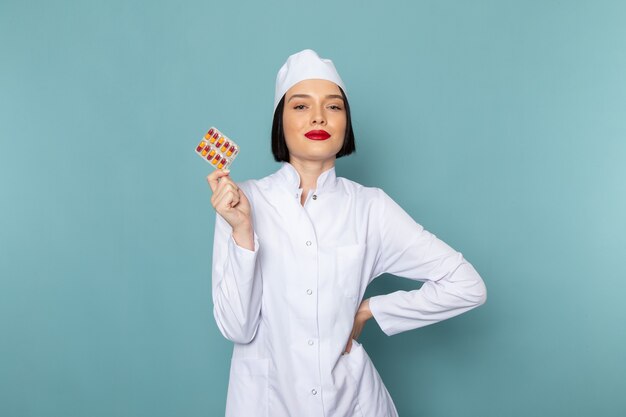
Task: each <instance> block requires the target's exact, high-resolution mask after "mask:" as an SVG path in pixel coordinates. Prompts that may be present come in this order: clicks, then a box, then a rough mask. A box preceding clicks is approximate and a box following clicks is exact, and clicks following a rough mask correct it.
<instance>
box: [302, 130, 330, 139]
mask: <svg viewBox="0 0 626 417" xmlns="http://www.w3.org/2000/svg"><path fill="white" fill-rule="evenodd" d="M304 136H306V137H307V138H309V139H313V140H326V139H328V138H329V137H330V133H328V132H327V131H325V130H311V131H310V132H306V133H305V134H304Z"/></svg>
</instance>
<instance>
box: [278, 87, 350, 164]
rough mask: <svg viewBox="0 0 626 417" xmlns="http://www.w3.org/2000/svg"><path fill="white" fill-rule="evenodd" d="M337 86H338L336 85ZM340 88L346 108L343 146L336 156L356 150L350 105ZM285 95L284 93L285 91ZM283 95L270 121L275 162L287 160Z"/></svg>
mask: <svg viewBox="0 0 626 417" xmlns="http://www.w3.org/2000/svg"><path fill="white" fill-rule="evenodd" d="M337 87H339V86H337ZM339 90H341V96H342V97H343V103H344V106H345V108H346V135H345V139H344V141H343V147H342V148H341V149H340V150H339V152H337V155H335V157H336V158H341V157H342V156H346V155H350V154H351V153H352V152H356V146H355V144H354V131H353V130H352V119H351V118H350V105H349V104H348V99H347V98H346V94H345V93H344V92H343V89H342V88H341V87H339ZM285 95H286V93H285ZM285 95H283V97H282V98H281V99H280V102H279V103H278V105H277V106H276V111H275V112H274V122H273V123H272V153H273V154H274V159H275V160H276V162H281V161H284V162H289V149H287V142H285V132H284V130H283V110H284V108H285Z"/></svg>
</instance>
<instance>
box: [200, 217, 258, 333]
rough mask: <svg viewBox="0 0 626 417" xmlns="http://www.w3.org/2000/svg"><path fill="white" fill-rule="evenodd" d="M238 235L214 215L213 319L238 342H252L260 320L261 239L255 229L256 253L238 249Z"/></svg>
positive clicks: (243, 248)
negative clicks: (259, 257)
mask: <svg viewBox="0 0 626 417" xmlns="http://www.w3.org/2000/svg"><path fill="white" fill-rule="evenodd" d="M234 235H235V236H236V237H237V240H239V241H240V242H242V241H243V240H245V239H240V237H239V232H237V233H234V232H233V229H232V227H231V226H230V225H229V224H228V223H227V222H226V220H224V219H223V218H222V216H221V215H220V214H219V213H216V214H215V236H214V241H213V266H212V295H213V316H214V317H215V321H216V322H217V326H218V328H219V329H220V332H221V333H222V334H223V335H224V337H225V338H227V339H228V340H231V341H233V342H235V343H250V342H251V341H252V339H254V336H255V335H256V331H257V328H258V326H259V322H260V320H261V296H262V293H263V280H262V276H261V268H260V265H259V259H258V253H259V240H258V236H257V235H256V232H254V230H252V236H253V241H254V245H253V246H254V250H250V249H247V248H245V247H242V246H239V245H238V244H237V240H235V236H234Z"/></svg>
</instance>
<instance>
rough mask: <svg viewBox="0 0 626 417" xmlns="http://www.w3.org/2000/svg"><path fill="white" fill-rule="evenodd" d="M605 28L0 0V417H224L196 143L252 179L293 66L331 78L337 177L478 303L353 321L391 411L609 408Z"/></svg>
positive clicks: (483, 15) (382, 283)
mask: <svg viewBox="0 0 626 417" xmlns="http://www.w3.org/2000/svg"><path fill="white" fill-rule="evenodd" d="M625 21H626V6H625V3H624V2H617V1H616V2H607V1H593V2H592V1H587V2H583V1H574V2H562V1H485V0H483V1H474V2H466V1H411V2H409V1H406V2H389V3H387V4H386V5H385V4H383V2H377V3H374V2H372V3H368V2H357V1H343V2H340V1H329V2H326V1H317V2H308V3H301V2H293V1H284V2H276V1H273V2H268V1H265V2H249V3H248V4H242V3H240V2H226V1H222V2H201V1H190V2H186V3H184V4H181V3H180V2H176V1H173V0H170V1H145V0H144V1H139V0H137V1H133V2H129V1H120V0H108V1H106V2H95V1H93V2H79V1H58V2H45V1H17V0H2V1H1V2H0V62H1V63H0V141H1V147H0V196H1V203H0V415H2V416H3V417H4V416H7V417H13V416H20V417H21V416H24V417H26V416H28V417H31V416H42V417H43V416H45V417H73V416H76V417H83V416H90V417H100V416H102V417H111V416H124V417H126V416H128V417H131V416H149V417H160V416H163V417H165V416H219V415H223V411H224V405H225V396H226V388H227V382H228V366H229V359H230V352H231V346H232V345H231V343H230V342H229V341H227V340H226V339H224V338H223V337H222V336H221V334H220V333H219V331H218V329H217V327H216V324H215V322H214V320H213V316H212V313H211V309H212V303H211V292H210V279H211V276H210V265H211V251H212V237H213V220H214V211H213V208H212V206H211V204H210V189H209V187H208V185H207V183H206V180H205V176H206V175H207V174H208V173H209V172H211V168H210V167H209V166H208V165H207V164H205V163H204V162H202V161H201V160H200V159H199V158H198V157H197V156H196V155H195V154H194V152H193V148H194V146H195V145H196V142H197V141H198V139H199V138H200V137H201V135H202V134H203V133H204V131H205V130H206V129H207V128H208V127H209V126H211V125H215V126H218V127H219V128H220V129H221V130H223V131H224V132H227V134H228V135H230V136H231V137H232V138H234V139H235V140H236V141H238V143H240V145H241V147H242V153H241V155H240V156H239V157H238V159H237V161H236V162H235V165H234V166H233V172H232V177H233V178H234V179H235V180H236V181H241V180H244V179H248V178H261V177H263V176H265V175H268V174H270V173H272V172H274V171H275V170H276V169H277V168H278V164H276V163H275V162H274V161H273V159H272V156H271V152H270V145H269V132H270V127H271V115H272V103H273V94H274V81H275V76H276V72H277V71H278V68H279V67H280V66H281V65H282V63H283V62H284V60H285V59H286V58H287V56H288V55H290V54H292V53H294V52H297V51H299V50H301V49H304V48H312V49H315V50H317V51H318V52H319V53H320V55H321V56H322V57H327V58H331V59H332V60H333V61H334V62H335V65H336V66H337V68H338V70H339V72H340V74H341V75H342V77H343V79H344V81H345V82H346V85H347V90H348V94H349V97H350V104H351V108H352V113H353V123H354V127H355V131H356V139H357V153H356V154H354V155H352V156H350V157H349V158H344V159H340V160H338V161H337V173H338V175H340V176H344V177H347V178H350V179H352V180H354V181H357V182H360V183H362V184H365V185H371V186H377V187H381V188H383V189H384V190H386V191H387V193H388V194H390V195H391V196H392V197H393V198H394V199H395V200H396V201H397V202H398V203H399V204H400V205H401V206H402V207H403V208H405V210H406V211H407V212H409V213H410V214H411V215H412V216H413V217H414V219H415V220H416V221H417V222H418V223H420V224H422V225H424V227H425V228H426V229H428V230H429V231H431V232H433V233H435V234H436V235H437V236H438V237H440V238H441V239H443V240H444V241H446V242H447V243H448V244H449V245H451V246H452V247H454V248H455V249H457V250H459V251H461V252H462V253H463V254H464V255H465V257H466V258H467V259H468V260H469V261H470V262H472V263H473V264H474V266H475V267H476V268H477V270H478V271H479V272H480V273H481V275H482V276H483V278H484V280H485V282H486V284H487V288H488V294H489V295H488V300H487V303H486V304H485V305H484V306H482V307H480V308H478V309H476V310H472V311H471V312H469V313H467V314H464V315H462V316H459V317H456V318H453V319H450V320H447V321H444V322H441V323H437V324H435V325H432V326H427V327H425V328H422V329H418V330H415V331H412V332H406V333H402V334H399V335H396V336H393V337H387V336H385V335H384V333H382V332H381V331H380V329H379V328H378V327H377V325H376V324H375V322H374V321H373V320H371V321H370V322H368V324H367V326H366V328H365V330H364V332H363V334H362V336H361V341H362V343H363V344H364V345H365V346H366V348H367V350H368V352H369V353H370V356H371V357H372V359H373V360H374V363H375V364H376V366H377V368H378V370H379V372H380V373H381V375H382V377H383V379H384V381H385V382H386V384H387V387H388V389H389V391H390V392H391V394H392V397H393V398H394V400H395V402H396V404H397V407H398V410H399V412H400V415H401V416H403V417H411V416H429V417H450V416H455V417H464V416H467V417H471V416H476V417H478V416H481V417H484V416H488V417H491V416H493V417H501V416H512V417H528V416H542V417H543V416H550V417H560V416H564V417H565V416H567V417H573V416H581V417H582V416H585V417H586V416H590V415H594V416H603V417H610V416H623V415H626V414H625V413H626V396H624V395H623V394H624V392H625V390H626V377H625V375H626V359H625V352H626V325H625V324H624V323H625V322H626V303H625V302H624V294H625V293H626V267H625V264H624V250H625V249H626V238H625V232H626V216H625V215H624V213H626V186H625V178H626V116H625V115H626V78H625V74H626V41H625V39H626V25H625V24H624V22H625ZM381 152H387V153H386V154H385V156H384V157H383V158H381ZM381 161H384V163H385V165H380V162H381ZM418 286H419V283H417V282H414V281H410V280H406V279H402V278H397V277H392V276H383V277H380V278H379V279H377V280H376V281H374V283H373V284H372V285H371V287H370V288H369V289H368V293H367V294H366V296H370V295H374V294H379V293H386V292H391V291H395V290H397V289H413V288H418Z"/></svg>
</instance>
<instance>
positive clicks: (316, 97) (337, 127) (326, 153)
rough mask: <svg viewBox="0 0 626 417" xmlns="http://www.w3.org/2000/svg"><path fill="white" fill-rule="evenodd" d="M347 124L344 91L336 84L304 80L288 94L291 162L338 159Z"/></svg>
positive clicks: (286, 115)
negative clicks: (295, 160)
mask: <svg viewBox="0 0 626 417" xmlns="http://www.w3.org/2000/svg"><path fill="white" fill-rule="evenodd" d="M346 124H347V120H346V109H345V105H344V102H343V98H342V96H341V91H340V90H339V87H338V86H337V84H335V83H333V82H332V81H328V80H318V79H311V80H304V81H300V82H299V83H297V84H295V85H294V86H293V87H291V88H290V89H289V90H287V92H286V93H285V106H284V109H283V130H284V133H285V141H286V143H287V148H288V149H289V157H290V158H289V159H290V160H292V159H293V158H297V159H300V160H316V161H320V160H328V159H333V160H334V159H335V155H336V154H337V152H339V151H340V150H341V148H342V146H343V141H344V138H345V134H346ZM324 132H326V134H325V133H324ZM325 136H328V137H327V138H326V139H323V140H322V138H324V137H325Z"/></svg>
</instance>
